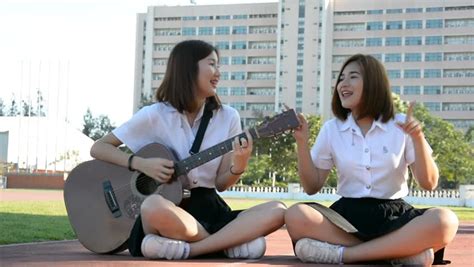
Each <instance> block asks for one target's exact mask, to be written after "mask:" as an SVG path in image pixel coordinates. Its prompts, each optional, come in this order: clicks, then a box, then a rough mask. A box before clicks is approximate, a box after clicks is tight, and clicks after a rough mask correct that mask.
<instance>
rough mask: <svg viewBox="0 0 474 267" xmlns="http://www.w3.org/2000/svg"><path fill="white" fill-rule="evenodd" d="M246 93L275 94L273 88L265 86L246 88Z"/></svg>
mask: <svg viewBox="0 0 474 267" xmlns="http://www.w3.org/2000/svg"><path fill="white" fill-rule="evenodd" d="M247 93H248V94H249V95H266V96H274V95H275V88H265V87H254V88H247Z"/></svg>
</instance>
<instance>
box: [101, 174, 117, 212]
mask: <svg viewBox="0 0 474 267" xmlns="http://www.w3.org/2000/svg"><path fill="white" fill-rule="evenodd" d="M102 187H103V189H104V197H105V202H106V203H107V206H108V207H109V210H110V212H111V213H112V215H113V216H114V217H115V218H118V217H120V216H122V212H121V211H120V207H119V205H118V202H117V198H116V197H115V193H114V189H113V188H112V184H111V183H110V181H109V180H107V181H105V182H103V183H102Z"/></svg>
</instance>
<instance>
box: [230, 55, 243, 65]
mask: <svg viewBox="0 0 474 267" xmlns="http://www.w3.org/2000/svg"><path fill="white" fill-rule="evenodd" d="M232 65H245V57H243V56H237V57H232Z"/></svg>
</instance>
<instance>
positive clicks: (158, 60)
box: [153, 58, 168, 66]
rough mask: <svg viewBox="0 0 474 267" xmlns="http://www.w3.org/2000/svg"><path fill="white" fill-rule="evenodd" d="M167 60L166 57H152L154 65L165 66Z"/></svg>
mask: <svg viewBox="0 0 474 267" xmlns="http://www.w3.org/2000/svg"><path fill="white" fill-rule="evenodd" d="M167 62H168V59H166V58H154V59H153V65H154V66H166V63H167Z"/></svg>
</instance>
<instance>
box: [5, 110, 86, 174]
mask: <svg viewBox="0 0 474 267" xmlns="http://www.w3.org/2000/svg"><path fill="white" fill-rule="evenodd" d="M93 143H94V141H93V140H92V139H91V138H89V137H88V136H86V135H84V134H83V133H82V132H81V131H79V130H77V129H75V128H73V127H72V126H70V125H69V124H66V123H64V122H58V121H57V120H55V119H50V118H48V117H0V162H3V163H5V162H7V163H18V168H20V169H28V170H31V171H33V170H41V171H43V170H45V171H70V170H71V169H72V168H74V167H75V166H76V165H77V164H78V163H80V162H82V161H86V160H90V159H92V158H91V156H90V154H89V151H90V148H91V146H92V144H93Z"/></svg>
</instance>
